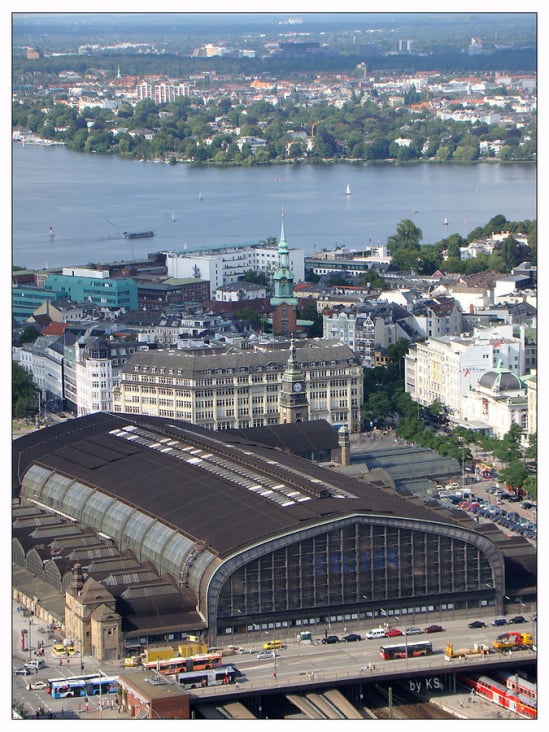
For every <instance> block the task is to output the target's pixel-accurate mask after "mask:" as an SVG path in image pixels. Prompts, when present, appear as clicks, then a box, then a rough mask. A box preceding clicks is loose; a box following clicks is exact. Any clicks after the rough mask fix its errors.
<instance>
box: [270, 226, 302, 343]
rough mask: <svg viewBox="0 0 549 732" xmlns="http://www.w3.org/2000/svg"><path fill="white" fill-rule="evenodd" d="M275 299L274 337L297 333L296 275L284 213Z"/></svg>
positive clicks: (272, 300)
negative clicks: (287, 240) (291, 263)
mask: <svg viewBox="0 0 549 732" xmlns="http://www.w3.org/2000/svg"><path fill="white" fill-rule="evenodd" d="M273 287H274V297H272V298H271V307H272V309H273V310H272V317H273V335H292V334H293V333H295V331H296V323H297V316H296V309H297V298H296V297H294V273H293V272H292V270H291V269H290V252H289V250H288V244H287V242H286V234H285V231H284V212H282V224H281V227H280V239H279V242H278V267H277V269H276V272H275V273H274V275H273Z"/></svg>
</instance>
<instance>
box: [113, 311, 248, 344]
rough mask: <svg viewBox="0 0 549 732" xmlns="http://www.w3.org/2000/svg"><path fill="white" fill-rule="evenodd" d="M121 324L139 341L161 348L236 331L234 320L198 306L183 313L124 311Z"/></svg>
mask: <svg viewBox="0 0 549 732" xmlns="http://www.w3.org/2000/svg"><path fill="white" fill-rule="evenodd" d="M118 325H119V327H120V328H121V329H122V330H123V331H124V332H125V333H131V334H133V335H134V337H135V339H136V340H138V341H139V342H140V343H149V344H154V345H155V346H156V347H159V348H182V347H184V345H183V344H184V343H185V342H188V341H189V340H197V341H203V340H204V339H206V338H208V339H211V338H215V337H217V336H221V335H222V334H223V335H225V334H228V333H230V332H232V331H233V330H234V324H233V322H232V320H227V319H226V318H224V317H223V316H222V315H217V314H216V313H213V312H211V311H206V312H204V311H201V310H198V309H196V310H189V311H187V312H182V313H179V312H172V311H167V312H164V311H149V310H147V311H139V312H131V313H125V314H124V315H122V316H120V318H119V319H118ZM119 332H120V331H119Z"/></svg>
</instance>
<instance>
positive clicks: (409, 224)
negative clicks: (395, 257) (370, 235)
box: [387, 219, 423, 254]
mask: <svg viewBox="0 0 549 732" xmlns="http://www.w3.org/2000/svg"><path fill="white" fill-rule="evenodd" d="M422 238H423V233H422V231H421V229H420V228H419V227H418V226H416V225H415V224H414V222H413V221H411V219H402V221H400V222H399V223H398V224H397V229H396V233H395V234H392V235H391V236H390V237H389V238H388V239H387V246H388V247H389V249H390V250H391V253H392V254H394V252H395V251H397V250H398V249H401V248H402V249H408V250H419V244H420V241H421V239H422Z"/></svg>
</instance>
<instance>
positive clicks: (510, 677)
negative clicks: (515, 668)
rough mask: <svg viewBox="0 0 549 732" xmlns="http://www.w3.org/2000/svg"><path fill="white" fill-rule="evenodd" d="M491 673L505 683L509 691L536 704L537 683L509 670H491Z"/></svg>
mask: <svg viewBox="0 0 549 732" xmlns="http://www.w3.org/2000/svg"><path fill="white" fill-rule="evenodd" d="M492 673H493V674H494V676H495V677H496V680H497V681H500V682H501V683H502V684H505V686H506V688H507V689H509V691H514V692H515V693H518V694H522V695H523V696H525V697H526V698H527V699H529V700H530V701H531V702H533V703H534V706H536V705H537V699H538V685H537V684H536V682H535V681H530V680H529V679H526V678H524V677H523V676H521V675H520V674H519V673H512V672H511V671H493V672H492Z"/></svg>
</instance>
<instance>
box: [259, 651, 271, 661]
mask: <svg viewBox="0 0 549 732" xmlns="http://www.w3.org/2000/svg"><path fill="white" fill-rule="evenodd" d="M275 657H276V654H275V652H274V651H262V652H261V653H258V654H257V660H258V661H266V660H267V659H268V658H275Z"/></svg>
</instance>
